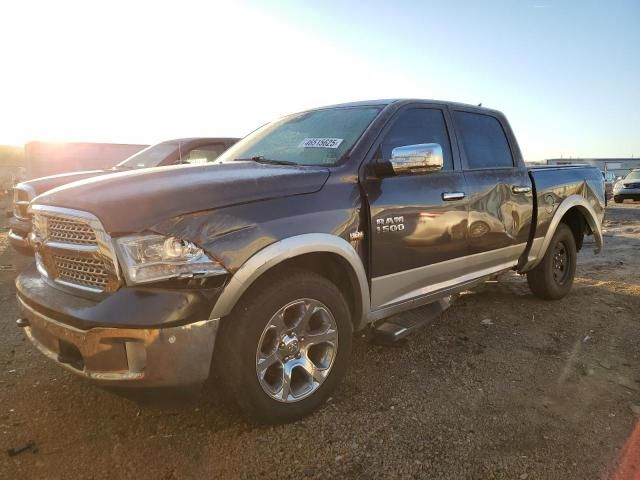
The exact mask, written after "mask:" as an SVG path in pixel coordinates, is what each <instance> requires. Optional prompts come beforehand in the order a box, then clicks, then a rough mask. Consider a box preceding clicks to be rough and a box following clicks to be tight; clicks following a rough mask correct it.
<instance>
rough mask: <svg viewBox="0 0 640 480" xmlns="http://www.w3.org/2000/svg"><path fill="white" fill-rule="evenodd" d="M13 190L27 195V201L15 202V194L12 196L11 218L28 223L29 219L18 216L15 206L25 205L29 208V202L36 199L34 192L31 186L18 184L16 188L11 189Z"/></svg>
mask: <svg viewBox="0 0 640 480" xmlns="http://www.w3.org/2000/svg"><path fill="white" fill-rule="evenodd" d="M13 190H21V191H23V192H26V193H27V198H28V199H29V200H28V201H26V202H25V201H24V200H21V201H19V202H16V200H15V198H16V197H15V193H14V196H13V216H14V217H16V218H17V219H19V220H26V221H30V219H29V217H26V218H25V217H23V216H22V215H20V214H19V211H18V210H17V208H16V205H23V206H24V205H25V204H26V205H27V206H29V203H31V200H33V199H34V198H35V197H36V191H35V190H34V188H33V187H32V186H31V185H26V184H23V183H18V184H17V185H16V186H14V187H13Z"/></svg>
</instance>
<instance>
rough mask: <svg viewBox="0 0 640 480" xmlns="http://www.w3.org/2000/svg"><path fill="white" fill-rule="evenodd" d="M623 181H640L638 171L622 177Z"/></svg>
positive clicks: (639, 172)
mask: <svg viewBox="0 0 640 480" xmlns="http://www.w3.org/2000/svg"><path fill="white" fill-rule="evenodd" d="M624 179H625V180H638V179H640V170H634V171H633V172H629V173H627V176H626V177H624Z"/></svg>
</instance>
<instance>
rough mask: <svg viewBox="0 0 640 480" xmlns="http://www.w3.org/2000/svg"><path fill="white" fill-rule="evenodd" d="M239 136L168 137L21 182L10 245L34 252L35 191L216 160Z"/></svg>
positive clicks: (15, 195)
mask: <svg viewBox="0 0 640 480" xmlns="http://www.w3.org/2000/svg"><path fill="white" fill-rule="evenodd" d="M238 140H239V139H238V138H179V139H176V140H168V141H166V142H161V143H158V144H156V145H151V146H150V147H147V148H145V149H144V150H141V151H140V152H138V153H136V154H135V155H132V156H131V157H129V158H127V159H126V160H124V161H122V162H120V163H118V164H117V165H114V166H113V167H111V168H108V169H103V170H86V171H81V172H71V173H62V174H58V175H50V176H47V177H42V178H36V179H33V180H28V181H26V182H21V183H19V184H17V185H16V186H15V187H14V188H13V217H12V218H11V219H10V220H9V227H10V231H9V241H10V243H11V246H12V247H13V248H14V249H15V250H16V251H18V252H19V253H22V254H24V255H33V250H32V248H31V246H30V245H29V233H30V232H31V218H30V217H29V213H28V211H27V210H28V208H29V202H31V200H33V199H34V198H35V197H36V196H37V195H40V194H41V193H44V192H46V191H47V190H51V189H53V188H56V187H59V186H61V185H66V184H68V183H72V182H75V181H78V180H82V179H85V178H91V177H97V176H99V175H107V174H109V173H113V172H119V171H123V170H132V169H139V168H149V167H163V166H167V165H175V164H179V163H201V162H203V161H205V162H211V161H213V160H215V159H216V158H217V157H218V156H219V155H220V154H221V153H222V152H224V151H225V150H226V149H227V148H229V147H230V146H231V145H233V144H234V143H236V142H237V141H238Z"/></svg>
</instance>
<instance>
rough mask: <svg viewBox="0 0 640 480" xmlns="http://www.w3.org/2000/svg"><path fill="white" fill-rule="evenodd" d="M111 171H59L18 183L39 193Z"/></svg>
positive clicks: (111, 171)
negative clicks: (55, 173)
mask: <svg viewBox="0 0 640 480" xmlns="http://www.w3.org/2000/svg"><path fill="white" fill-rule="evenodd" d="M113 172H114V170H86V171H82V172H71V173H60V174H58V175H50V176H48V177H41V178H35V179H33V180H27V181H26V182H21V183H20V185H21V186H25V187H28V188H31V189H32V190H33V192H34V194H35V195H40V194H41V193H44V192H46V191H49V190H51V189H52V188H56V187H59V186H61V185H66V184H67V183H71V182H76V181H78V180H83V179H85V178H91V177H96V176H98V175H106V174H108V173H113Z"/></svg>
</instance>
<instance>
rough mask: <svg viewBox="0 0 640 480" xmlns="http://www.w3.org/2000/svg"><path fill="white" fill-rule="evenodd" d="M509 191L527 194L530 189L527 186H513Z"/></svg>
mask: <svg viewBox="0 0 640 480" xmlns="http://www.w3.org/2000/svg"><path fill="white" fill-rule="evenodd" d="M511 191H512V192H513V193H529V192H530V191H531V187H530V186H528V185H514V186H513V187H511Z"/></svg>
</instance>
